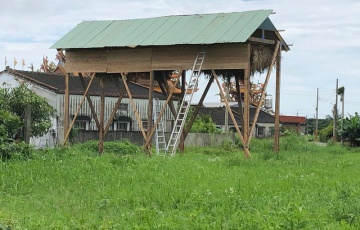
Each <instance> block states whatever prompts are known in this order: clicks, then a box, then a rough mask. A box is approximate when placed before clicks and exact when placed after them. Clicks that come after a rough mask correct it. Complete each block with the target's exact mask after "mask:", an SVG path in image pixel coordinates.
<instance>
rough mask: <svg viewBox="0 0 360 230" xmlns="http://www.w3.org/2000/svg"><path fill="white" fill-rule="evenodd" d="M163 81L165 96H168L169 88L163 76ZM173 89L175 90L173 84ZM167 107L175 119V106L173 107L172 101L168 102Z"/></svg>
mask: <svg viewBox="0 0 360 230" xmlns="http://www.w3.org/2000/svg"><path fill="white" fill-rule="evenodd" d="M163 81H164V84H165V89H166V94H165V95H166V96H168V95H169V93H170V87H169V84H168V82H167V79H166V77H165V76H164V79H163ZM176 82H177V81H176ZM176 84H177V83H176ZM175 88H176V85H175V84H174V90H175ZM169 107H170V110H171V113H172V114H173V116H174V117H176V115H177V112H176V109H175V106H174V103H173V101H169Z"/></svg>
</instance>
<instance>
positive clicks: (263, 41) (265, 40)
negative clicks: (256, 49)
mask: <svg viewBox="0 0 360 230" xmlns="http://www.w3.org/2000/svg"><path fill="white" fill-rule="evenodd" d="M249 41H251V42H258V43H265V44H269V45H274V44H275V41H274V40H269V39H265V38H264V39H262V38H256V37H249Z"/></svg>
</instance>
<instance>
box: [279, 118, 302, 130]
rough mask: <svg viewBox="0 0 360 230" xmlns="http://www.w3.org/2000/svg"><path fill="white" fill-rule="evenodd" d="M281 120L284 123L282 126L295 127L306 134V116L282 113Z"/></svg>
mask: <svg viewBox="0 0 360 230" xmlns="http://www.w3.org/2000/svg"><path fill="white" fill-rule="evenodd" d="M280 122H281V123H282V127H285V128H289V129H295V130H296V131H298V132H302V133H304V134H305V128H306V118H305V117H299V116H284V115H280Z"/></svg>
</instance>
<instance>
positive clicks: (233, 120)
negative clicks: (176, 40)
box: [211, 70, 251, 157]
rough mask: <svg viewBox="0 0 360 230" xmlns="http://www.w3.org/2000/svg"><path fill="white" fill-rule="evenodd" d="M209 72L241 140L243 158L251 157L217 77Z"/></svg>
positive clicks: (213, 72)
mask: <svg viewBox="0 0 360 230" xmlns="http://www.w3.org/2000/svg"><path fill="white" fill-rule="evenodd" d="M211 72H212V74H213V76H214V79H215V81H216V84H217V85H218V87H219V90H220V95H221V97H222V98H224V101H225V106H226V108H227V109H228V111H229V113H230V117H231V120H232V122H233V123H234V126H235V129H236V131H237V133H238V135H239V138H240V140H241V143H242V144H243V146H244V156H245V157H251V155H250V152H249V147H248V145H247V143H246V141H245V139H244V137H243V135H242V134H241V132H240V129H239V126H238V125H237V123H236V120H235V117H234V114H233V112H232V110H231V109H230V106H229V103H228V101H227V99H226V97H225V95H224V92H223V90H222V88H221V85H220V82H219V80H218V78H217V75H216V73H215V71H214V70H211Z"/></svg>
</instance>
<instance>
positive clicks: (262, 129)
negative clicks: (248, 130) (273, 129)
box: [257, 126, 265, 137]
mask: <svg viewBox="0 0 360 230" xmlns="http://www.w3.org/2000/svg"><path fill="white" fill-rule="evenodd" d="M257 135H258V136H259V137H263V136H265V127H261V126H258V127H257Z"/></svg>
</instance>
